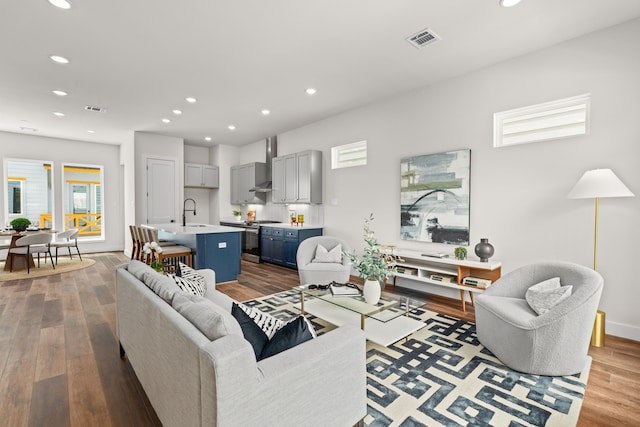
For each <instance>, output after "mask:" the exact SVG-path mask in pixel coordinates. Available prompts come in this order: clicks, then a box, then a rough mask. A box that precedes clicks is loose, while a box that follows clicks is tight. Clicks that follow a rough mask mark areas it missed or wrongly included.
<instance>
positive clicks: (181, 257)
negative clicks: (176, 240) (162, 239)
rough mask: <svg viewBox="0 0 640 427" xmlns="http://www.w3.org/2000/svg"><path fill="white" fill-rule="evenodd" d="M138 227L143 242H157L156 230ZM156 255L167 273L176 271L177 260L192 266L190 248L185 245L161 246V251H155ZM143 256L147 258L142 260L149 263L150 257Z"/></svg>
mask: <svg viewBox="0 0 640 427" xmlns="http://www.w3.org/2000/svg"><path fill="white" fill-rule="evenodd" d="M140 229H141V230H142V234H143V235H144V236H145V239H144V243H147V242H156V243H157V242H158V230H156V229H154V228H148V227H140ZM144 243H143V245H144ZM156 256H157V257H158V262H159V263H161V264H164V271H165V272H168V273H175V272H176V271H178V262H182V263H183V264H186V265H188V266H189V267H191V266H192V256H191V248H188V247H186V246H179V245H173V246H162V252H160V253H156ZM143 257H144V258H147V259H145V260H144V262H146V263H147V264H150V263H151V261H152V259H150V257H145V256H144V254H143Z"/></svg>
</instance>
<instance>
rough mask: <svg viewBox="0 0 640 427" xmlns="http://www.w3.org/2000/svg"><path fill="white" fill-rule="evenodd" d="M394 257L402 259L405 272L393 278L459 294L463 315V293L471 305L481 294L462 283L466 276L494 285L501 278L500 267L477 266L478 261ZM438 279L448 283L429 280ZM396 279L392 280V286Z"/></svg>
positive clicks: (405, 253) (404, 253)
mask: <svg viewBox="0 0 640 427" xmlns="http://www.w3.org/2000/svg"><path fill="white" fill-rule="evenodd" d="M394 254H395V255H398V256H399V257H400V258H402V261H398V263H397V265H398V267H399V269H401V270H403V271H404V272H398V273H396V274H395V275H394V276H396V277H401V278H403V279H406V280H412V281H416V282H422V283H429V284H432V285H438V286H444V287H447V288H453V289H458V290H459V291H460V301H461V302H462V311H466V307H465V295H464V292H465V291H467V292H469V298H470V299H471V304H472V305H473V303H474V301H473V294H474V293H476V292H484V289H482V288H479V287H476V286H468V285H464V284H463V283H462V281H463V279H464V278H465V277H467V276H472V277H477V278H481V279H488V280H491V282H492V283H493V282H495V281H496V280H498V279H499V278H500V275H501V269H502V263H500V262H497V261H489V262H480V260H469V259H466V260H457V259H455V258H453V257H451V258H447V257H445V258H438V257H434V256H428V255H425V254H424V253H422V252H418V251H412V250H407V249H396V250H395V251H394ZM434 275H435V276H439V277H440V278H444V280H447V278H449V279H450V280H451V281H450V282H447V281H444V280H435V279H432V277H433V276H434ZM396 277H394V279H393V284H394V286H395V282H396Z"/></svg>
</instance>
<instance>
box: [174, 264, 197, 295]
mask: <svg viewBox="0 0 640 427" xmlns="http://www.w3.org/2000/svg"><path fill="white" fill-rule="evenodd" d="M179 273H180V274H168V275H167V276H169V277H170V278H171V279H173V281H174V282H176V285H178V287H179V288H180V289H181V290H182V291H183V292H186V293H188V294H193V295H200V296H204V293H205V291H206V290H207V281H206V280H205V278H204V277H202V276H201V275H200V274H199V273H198V272H197V271H196V270H194V269H193V268H191V267H189V266H188V265H186V264H182V263H179Z"/></svg>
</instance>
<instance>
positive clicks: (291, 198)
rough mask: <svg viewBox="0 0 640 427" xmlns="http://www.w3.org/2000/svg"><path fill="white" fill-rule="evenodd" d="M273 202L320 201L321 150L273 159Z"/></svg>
mask: <svg viewBox="0 0 640 427" xmlns="http://www.w3.org/2000/svg"><path fill="white" fill-rule="evenodd" d="M272 169H273V171H272V174H273V191H272V197H271V199H272V201H273V203H322V152H321V151H317V150H308V151H302V152H300V153H293V154H288V155H286V156H280V157H276V158H274V159H273V163H272Z"/></svg>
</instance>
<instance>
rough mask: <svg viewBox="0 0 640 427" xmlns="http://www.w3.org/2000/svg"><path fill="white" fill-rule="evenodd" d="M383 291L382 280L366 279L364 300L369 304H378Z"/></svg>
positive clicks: (363, 292)
mask: <svg viewBox="0 0 640 427" xmlns="http://www.w3.org/2000/svg"><path fill="white" fill-rule="evenodd" d="M381 293H382V288H381V287H380V282H378V281H377V280H370V279H367V280H365V282H364V288H363V291H362V294H363V295H364V300H365V301H366V302H367V304H372V305H375V304H377V303H378V301H379V300H380V294H381Z"/></svg>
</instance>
